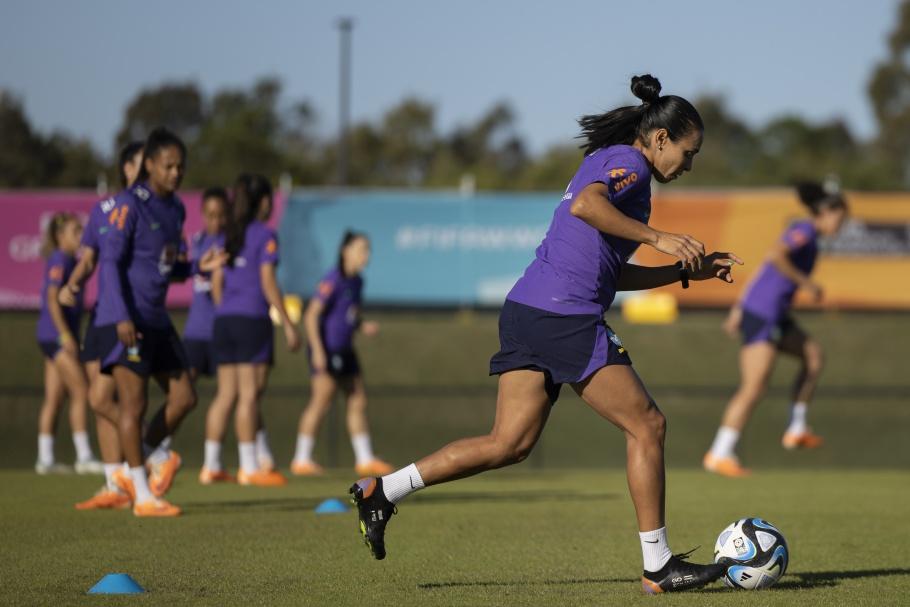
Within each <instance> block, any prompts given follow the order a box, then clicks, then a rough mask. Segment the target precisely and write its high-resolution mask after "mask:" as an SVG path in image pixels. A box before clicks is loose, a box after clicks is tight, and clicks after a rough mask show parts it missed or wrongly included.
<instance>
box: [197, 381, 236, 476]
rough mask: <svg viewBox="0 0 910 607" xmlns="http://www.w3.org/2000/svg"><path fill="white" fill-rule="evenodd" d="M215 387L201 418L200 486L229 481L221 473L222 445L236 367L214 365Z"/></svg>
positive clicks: (233, 392)
mask: <svg viewBox="0 0 910 607" xmlns="http://www.w3.org/2000/svg"><path fill="white" fill-rule="evenodd" d="M216 374H217V378H218V387H217V388H216V390H215V398H214V399H212V402H211V404H210V405H209V409H208V411H207V412H206V415H205V463H204V465H203V468H202V471H201V472H200V473H199V480H200V482H202V483H203V484H206V485H208V484H211V483H213V482H215V481H220V480H225V481H227V480H233V477H230V476H228V475H227V474H225V473H224V466H223V464H222V461H221V451H222V445H223V443H224V436H225V434H226V433H227V424H228V419H230V416H231V411H232V410H233V408H234V403H235V402H236V400H237V369H236V365H218V370H217V371H216Z"/></svg>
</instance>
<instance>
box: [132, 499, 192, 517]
mask: <svg viewBox="0 0 910 607" xmlns="http://www.w3.org/2000/svg"><path fill="white" fill-rule="evenodd" d="M133 515H134V516H149V517H171V516H180V508H178V507H177V506H175V505H173V504H171V503H169V502H166V501H164V500H163V499H158V498H154V499H150V500H146V501H144V502H142V503H140V504H136V505H135V506H133Z"/></svg>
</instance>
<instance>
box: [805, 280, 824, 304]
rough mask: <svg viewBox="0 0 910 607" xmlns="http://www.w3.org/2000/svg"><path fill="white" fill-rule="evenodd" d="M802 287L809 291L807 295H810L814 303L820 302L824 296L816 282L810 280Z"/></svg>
mask: <svg viewBox="0 0 910 607" xmlns="http://www.w3.org/2000/svg"><path fill="white" fill-rule="evenodd" d="M803 288H804V289H806V290H807V291H809V295H811V296H812V301H814V302H815V303H818V302H820V301H821V300H822V299H824V297H825V292H824V290H823V289H822V287H821V285H820V284H818V283H817V282H812V281H811V280H810V281H809V282H807V283H806V284H804V285H803Z"/></svg>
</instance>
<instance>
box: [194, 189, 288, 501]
mask: <svg viewBox="0 0 910 607" xmlns="http://www.w3.org/2000/svg"><path fill="white" fill-rule="evenodd" d="M230 208H231V211H230V214H229V217H228V221H227V227H226V228H225V236H224V248H225V251H224V252H225V256H224V259H222V261H224V265H223V266H221V265H218V266H217V267H216V268H215V270H214V271H213V273H212V297H213V299H214V300H215V329H214V345H215V359H216V362H217V364H218V391H217V393H216V394H215V398H214V400H212V404H211V405H210V406H209V412H208V416H207V417H206V430H205V438H206V440H205V467H204V468H203V469H202V471H201V472H200V474H199V479H200V481H201V482H202V483H203V484H207V483H206V481H210V482H211V481H215V480H225V479H224V478H221V479H219V478H218V475H219V473H223V470H222V465H221V441H222V440H223V439H224V432H225V426H226V424H227V418H228V416H229V415H230V411H231V408H232V407H233V406H234V403H235V401H236V403H237V410H236V413H235V417H236V432H237V443H238V449H239V451H240V470H239V472H238V473H237V482H238V483H240V484H241V485H260V486H280V485H284V484H286V483H287V479H285V477H284V476H283V475H282V474H281V473H279V472H278V471H276V470H274V469H273V467H274V460H273V458H272V454H271V451H270V450H269V449H268V444H267V442H266V440H265V429H264V427H263V425H262V415H261V411H260V400H261V398H262V394H263V392H264V390H265V386H266V383H267V382H268V377H269V368H270V367H271V365H272V350H273V341H274V330H273V328H272V321H271V319H269V305H270V304H271V305H272V306H274V307H275V309H276V310H277V311H278V313H279V315H280V317H281V321H282V322H281V326H282V327H283V329H284V336H285V339H286V340H287V345H288V349H289V350H290V351H292V352H294V351H296V350H297V349H298V348H299V347H300V334H299V333H298V332H297V328H296V327H295V326H294V325H293V324H292V323H291V320H290V319H289V318H288V314H287V310H285V307H284V299H283V297H282V295H281V289H280V288H279V287H278V280H277V277H276V275H275V268H276V266H277V265H278V237H277V236H276V234H275V231H274V230H273V229H272V228H270V227H269V226H268V225H266V223H265V222H266V221H268V218H269V216H270V215H271V213H272V185H271V184H270V183H269V181H268V180H267V179H266V178H265V177H262V176H261V175H241V176H240V177H238V178H237V182H236V183H235V185H234V192H233V197H232V200H231V207H230Z"/></svg>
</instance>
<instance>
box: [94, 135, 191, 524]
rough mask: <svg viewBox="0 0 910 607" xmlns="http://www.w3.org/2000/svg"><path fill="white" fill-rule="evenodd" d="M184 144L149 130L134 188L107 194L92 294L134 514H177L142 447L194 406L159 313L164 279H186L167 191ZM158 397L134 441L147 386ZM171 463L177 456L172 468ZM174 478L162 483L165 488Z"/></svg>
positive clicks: (173, 202)
mask: <svg viewBox="0 0 910 607" xmlns="http://www.w3.org/2000/svg"><path fill="white" fill-rule="evenodd" d="M185 160H186V147H185V146H184V144H183V142H182V141H181V140H180V139H179V138H178V137H177V136H176V135H174V134H173V133H171V132H170V131H168V130H167V129H164V128H157V129H155V130H154V131H152V133H151V134H150V135H149V138H148V140H147V141H146V143H145V151H144V154H143V160H142V165H141V169H140V173H139V176H138V178H137V183H136V184H135V185H133V186H132V187H130V188H128V189H127V190H125V191H124V192H121V193H120V194H118V195H117V196H115V197H114V201H115V203H116V204H115V206H114V208H113V209H112V210H111V211H110V216H109V220H110V227H111V229H110V231H109V233H108V235H107V236H106V239H105V242H104V246H103V247H102V248H101V256H100V257H101V259H100V264H99V268H100V276H101V279H100V285H99V286H100V291H99V294H98V306H97V309H96V316H95V325H96V326H97V327H98V332H99V336H98V344H99V351H100V352H102V354H101V357H100V358H101V369H102V372H104V373H110V374H112V375H113V377H114V381H115V382H116V385H117V396H118V399H119V407H118V408H119V416H118V425H119V432H120V443H121V446H122V448H123V451H124V454H125V455H126V461H127V462H128V464H129V473H128V474H124V473H123V472H122V471H119V470H118V471H116V472H115V473H114V479H115V481H116V482H117V484H118V485H119V486H120V488H121V489H122V490H124V491H125V492H126V493H128V494H130V496H131V497H132V502H133V514H135V515H136V516H177V515H179V514H180V509H179V508H177V507H176V506H173V505H171V504H169V503H168V502H166V501H164V500H162V499H159V498H158V497H156V496H155V495H153V488H151V487H150V486H149V478H148V475H147V473H146V470H145V467H144V466H143V461H144V457H143V445H145V446H146V449H147V450H148V449H149V448H155V447H157V446H158V445H159V444H160V443H161V442H162V441H163V440H164V438H165V437H166V436H168V435H171V434H173V432H174V431H175V430H176V429H177V426H178V425H179V424H180V421H181V420H182V419H183V418H184V416H185V415H186V414H187V413H188V412H189V411H190V410H191V409H192V408H193V406H194V405H195V404H196V393H195V391H194V389H193V385H192V382H191V381H190V377H189V373H188V372H187V364H186V355H185V353H184V350H183V345H182V344H181V343H180V338H179V337H178V335H177V332H176V331H175V330H174V326H173V324H172V323H171V319H170V317H169V316H168V313H167V308H166V307H165V297H166V295H167V289H168V286H169V284H170V282H171V281H174V280H181V279H185V278H186V277H187V276H188V275H189V264H188V263H187V262H186V261H184V260H181V259H180V257H181V255H182V254H183V253H184V252H183V250H182V249H183V247H184V240H183V222H184V217H185V210H184V207H183V203H182V202H181V201H180V199H179V198H177V196H176V194H175V192H176V190H177V188H178V187H179V186H180V182H181V180H182V178H183V172H184V165H185ZM149 377H154V378H155V379H156V381H157V382H158V383H159V384H160V385H161V387H162V388H163V389H164V390H165V392H166V393H167V402H166V404H165V406H164V407H162V408H161V410H159V412H158V413H157V414H156V415H155V416H154V417H153V418H152V420H151V422H150V423H149V425H148V428H147V430H146V432H145V437H144V441H143V437H142V429H143V424H142V421H143V418H144V417H145V411H146V409H147V406H148V395H147V391H148V380H149ZM178 466H179V458H177V462H175V464H174V465H173V466H171V469H172V470H176V468H177V467H178ZM172 478H173V475H171V476H170V478H169V479H167V482H166V484H167V486H169V485H170V480H171V479H172Z"/></svg>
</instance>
